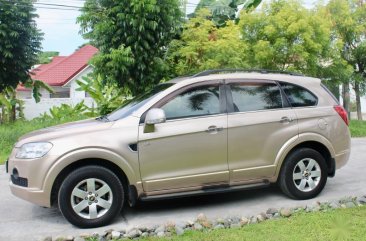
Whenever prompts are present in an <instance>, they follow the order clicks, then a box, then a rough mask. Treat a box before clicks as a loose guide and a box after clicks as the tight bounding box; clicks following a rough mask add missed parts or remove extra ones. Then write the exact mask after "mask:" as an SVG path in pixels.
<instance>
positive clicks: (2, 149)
mask: <svg viewBox="0 0 366 241" xmlns="http://www.w3.org/2000/svg"><path fill="white" fill-rule="evenodd" d="M74 120H78V118H76V119H75V118H66V119H63V120H56V119H51V118H49V119H35V120H32V121H16V122H15V123H12V124H1V125H0V164H4V163H5V161H6V159H7V158H8V156H9V155H10V152H11V150H12V148H13V146H14V144H15V143H16V142H17V141H18V139H19V137H21V136H22V135H24V134H26V133H29V132H31V131H34V130H38V129H42V128H46V127H49V126H54V125H58V124H62V123H65V122H70V121H74Z"/></svg>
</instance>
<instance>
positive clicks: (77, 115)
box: [37, 101, 93, 121]
mask: <svg viewBox="0 0 366 241" xmlns="http://www.w3.org/2000/svg"><path fill="white" fill-rule="evenodd" d="M88 109H89V108H88V107H87V106H86V105H85V104H84V101H81V102H79V103H78V104H76V105H75V106H71V105H67V104H61V105H60V106H54V107H52V108H50V109H49V112H50V113H49V114H47V113H44V114H43V115H41V116H40V117H37V119H40V120H42V119H43V120H47V119H53V120H57V121H64V120H69V119H70V118H71V119H85V118H86V117H90V116H93V115H90V114H89V113H87V110H88Z"/></svg>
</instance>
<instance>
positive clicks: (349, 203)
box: [42, 195, 366, 241]
mask: <svg viewBox="0 0 366 241" xmlns="http://www.w3.org/2000/svg"><path fill="white" fill-rule="evenodd" d="M363 205H366V195H364V196H361V197H344V198H341V199H339V200H334V201H330V202H319V201H317V202H315V204H313V205H306V206H297V207H295V208H281V209H279V210H278V209H276V208H269V209H267V211H266V212H261V213H259V214H258V215H255V216H250V217H239V216H233V217H228V218H218V219H215V220H209V219H208V218H207V217H206V216H205V215H204V214H203V213H201V214H199V215H198V216H197V218H196V220H195V221H187V222H177V223H174V222H168V223H166V224H165V225H156V226H152V227H134V228H130V229H127V230H119V231H116V230H113V229H109V230H106V231H104V233H102V234H99V233H92V234H87V233H85V234H82V235H80V236H78V237H73V236H67V237H55V238H54V239H52V237H46V238H44V239H42V241H52V240H54V241H88V240H93V241H94V240H95V241H108V240H116V239H124V240H129V239H139V238H141V237H148V236H150V237H154V236H155V237H169V236H172V235H182V234H184V232H185V231H188V230H204V229H206V230H208V229H224V228H240V227H243V226H245V225H249V224H256V223H260V222H263V221H265V220H271V219H279V218H288V217H290V216H291V215H292V214H294V213H296V212H299V211H305V212H319V211H327V210H332V209H337V208H353V207H356V206H363Z"/></svg>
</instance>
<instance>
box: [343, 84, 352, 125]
mask: <svg viewBox="0 0 366 241" xmlns="http://www.w3.org/2000/svg"><path fill="white" fill-rule="evenodd" d="M342 98H343V107H344V109H345V110H346V111H347V113H348V118H349V119H350V118H351V112H350V102H351V100H350V93H349V83H348V82H346V83H344V84H343V85H342Z"/></svg>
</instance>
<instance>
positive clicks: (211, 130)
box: [206, 126, 224, 134]
mask: <svg viewBox="0 0 366 241" xmlns="http://www.w3.org/2000/svg"><path fill="white" fill-rule="evenodd" d="M223 129H224V128H223V127H217V126H209V127H208V128H207V130H206V132H208V133H212V134H214V133H217V132H219V131H222V130H223Z"/></svg>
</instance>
